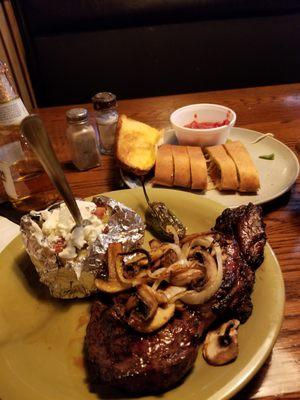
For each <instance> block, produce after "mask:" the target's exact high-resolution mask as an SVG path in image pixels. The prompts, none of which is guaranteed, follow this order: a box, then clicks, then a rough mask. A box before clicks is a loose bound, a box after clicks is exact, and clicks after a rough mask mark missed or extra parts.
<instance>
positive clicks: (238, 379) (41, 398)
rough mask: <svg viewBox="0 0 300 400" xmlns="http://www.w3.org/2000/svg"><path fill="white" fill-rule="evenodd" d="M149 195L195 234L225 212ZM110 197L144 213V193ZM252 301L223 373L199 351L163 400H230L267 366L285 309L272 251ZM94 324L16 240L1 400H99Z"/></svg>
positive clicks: (4, 279)
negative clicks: (88, 363) (46, 280)
mask: <svg viewBox="0 0 300 400" xmlns="http://www.w3.org/2000/svg"><path fill="white" fill-rule="evenodd" d="M149 194H150V197H151V198H152V199H153V200H161V201H164V202H165V203H167V204H168V206H169V207H170V208H171V209H173V210H174V211H175V213H176V214H177V215H178V216H179V217H180V218H181V219H182V221H183V222H184V223H185V224H186V225H187V227H188V230H189V232H198V231H202V230H205V229H208V228H210V227H211V226H212V225H213V224H214V221H215V218H216V217H217V216H218V215H219V214H220V212H221V211H222V206H220V205H218V204H217V203H214V202H212V201H211V200H207V199H203V198H200V197H199V196H197V195H193V194H191V193H185V192H180V191H172V190H166V189H155V190H149ZM108 195H109V196H111V197H113V198H115V199H116V200H119V201H121V202H123V203H124V204H126V205H127V206H129V207H132V208H133V209H135V210H136V211H137V212H139V213H140V214H141V215H142V214H143V210H144V207H145V202H144V199H143V195H142V192H141V190H140V189H134V190H123V191H118V192H112V193H108ZM147 236H148V237H147V238H146V239H149V238H150V235H147ZM253 303H254V312H253V315H252V316H251V318H250V319H249V320H248V321H247V323H246V324H245V325H243V326H241V328H240V333H239V344H240V354H239V357H238V359H237V360H236V361H235V362H234V363H232V364H230V365H227V366H224V367H212V366H209V365H207V364H206V363H205V362H204V360H203V359H202V355H201V352H200V353H199V357H198V360H197V362H196V365H195V367H194V369H193V371H192V372H191V373H190V374H189V375H188V376H187V378H186V379H185V381H184V382H183V383H182V384H181V385H180V386H178V387H177V388H176V389H173V390H170V391H169V392H167V393H166V394H165V395H164V396H163V397H164V399H166V400H169V399H172V400H176V399H185V400H192V399H195V400H196V399H197V400H199V399H201V400H204V399H210V400H222V399H228V398H230V397H231V396H232V395H233V394H235V393H236V392H237V391H238V390H240V389H241V388H242V386H244V385H245V384H246V383H247V382H248V381H249V380H250V379H251V378H252V377H253V375H254V374H255V373H256V372H257V371H258V369H259V368H260V367H261V366H262V364H263V363H264V361H265V360H266V358H267V357H268V355H269V353H270V352H271V350H272V347H273V345H274V342H275V340H276V337H277V335H278V332H279V330H280V326H281V322H282V317H283V306H284V284H283V280H282V275H281V271H280V267H279V265H278V262H277V260H276V257H275V256H274V253H273V251H272V249H271V248H270V246H269V245H267V246H266V249H265V261H264V263H263V265H262V266H261V267H260V268H259V270H258V272H257V274H256V284H255V289H254V293H253ZM88 318H89V301H88V300H85V301H67V300H65V301H58V300H54V299H51V298H50V297H49V295H48V293H47V290H45V288H44V287H42V286H41V285H39V284H38V280H37V279H36V276H35V275H34V274H33V270H32V266H31V264H30V262H29V260H28V257H27V255H26V253H25V250H24V247H23V245H22V242H21V238H20V237H18V238H16V239H15V240H14V241H13V242H11V243H10V244H9V245H8V246H7V247H6V249H5V250H4V251H3V252H2V253H1V254H0V399H3V400H46V399H47V400H89V399H94V400H96V399H99V396H98V395H96V394H95V393H91V392H90V391H89V388H88V384H87V382H86V374H85V369H84V366H83V357H82V347H83V339H84V335H85V328H86V324H87V322H88ZM100 398H101V396H100ZM106 398H107V395H106ZM147 399H154V397H147Z"/></svg>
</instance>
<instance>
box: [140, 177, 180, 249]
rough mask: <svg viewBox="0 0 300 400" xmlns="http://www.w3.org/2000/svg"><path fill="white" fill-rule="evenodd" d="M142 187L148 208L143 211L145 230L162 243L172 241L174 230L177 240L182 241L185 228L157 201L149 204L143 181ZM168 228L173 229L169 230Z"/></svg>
mask: <svg viewBox="0 0 300 400" xmlns="http://www.w3.org/2000/svg"><path fill="white" fill-rule="evenodd" d="M142 186H143V190H144V195H145V198H146V201H147V203H148V208H147V209H146V211H145V219H146V225H147V228H148V229H149V230H150V231H151V232H152V233H153V234H154V235H155V236H157V237H158V238H159V239H160V240H163V241H174V235H173V234H172V231H173V230H175V232H176V233H177V235H178V237H179V239H182V238H183V237H184V236H185V234H186V227H185V226H184V225H183V223H182V222H181V221H180V220H179V218H178V217H177V216H176V215H175V214H174V213H173V212H172V211H171V210H169V209H168V208H167V206H166V205H165V204H164V203H162V202H158V201H156V202H153V203H151V202H150V200H149V197H148V194H147V192H146V189H145V185H144V182H143V180H142ZM170 227H172V228H173V229H170Z"/></svg>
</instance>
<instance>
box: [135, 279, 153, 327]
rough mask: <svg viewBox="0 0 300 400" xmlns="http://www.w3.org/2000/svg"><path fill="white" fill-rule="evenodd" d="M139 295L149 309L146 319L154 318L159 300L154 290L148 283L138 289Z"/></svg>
mask: <svg viewBox="0 0 300 400" xmlns="http://www.w3.org/2000/svg"><path fill="white" fill-rule="evenodd" d="M137 294H138V297H139V298H140V299H141V301H142V302H143V303H144V304H145V306H146V307H147V309H148V312H147V315H146V316H143V317H144V319H145V320H149V319H152V318H153V317H154V315H155V313H156V310H157V307H158V302H157V299H156V296H155V292H154V290H153V289H152V288H151V287H150V286H148V285H141V286H140V287H139V288H138V289H137Z"/></svg>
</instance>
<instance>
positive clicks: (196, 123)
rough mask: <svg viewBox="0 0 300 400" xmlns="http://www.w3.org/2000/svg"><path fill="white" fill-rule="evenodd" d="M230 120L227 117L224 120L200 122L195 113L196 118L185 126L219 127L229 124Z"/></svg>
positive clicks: (193, 127)
mask: <svg viewBox="0 0 300 400" xmlns="http://www.w3.org/2000/svg"><path fill="white" fill-rule="evenodd" d="M229 124H230V121H229V119H228V116H227V118H225V119H224V120H223V121H217V122H200V121H198V120H197V114H195V115H194V120H193V121H191V122H189V123H188V124H186V125H184V127H185V128H190V129H211V128H219V127H220V126H224V125H229Z"/></svg>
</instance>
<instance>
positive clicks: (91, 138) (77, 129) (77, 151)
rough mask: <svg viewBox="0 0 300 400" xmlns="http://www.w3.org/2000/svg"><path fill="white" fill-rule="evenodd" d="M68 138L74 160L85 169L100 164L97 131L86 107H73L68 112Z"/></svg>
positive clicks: (75, 163) (77, 165) (76, 164)
mask: <svg viewBox="0 0 300 400" xmlns="http://www.w3.org/2000/svg"><path fill="white" fill-rule="evenodd" d="M66 117H67V122H68V128H67V139H68V142H69V145H70V147H71V154H72V161H73V163H74V165H75V166H76V167H77V168H78V169H79V170H80V171H84V170H87V169H90V168H94V167H96V166H97V165H100V154H99V146H98V140H97V137H96V132H95V130H94V128H93V126H92V125H91V124H90V123H89V121H88V112H87V110H86V109H85V108H72V109H71V110H68V111H67V113H66Z"/></svg>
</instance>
